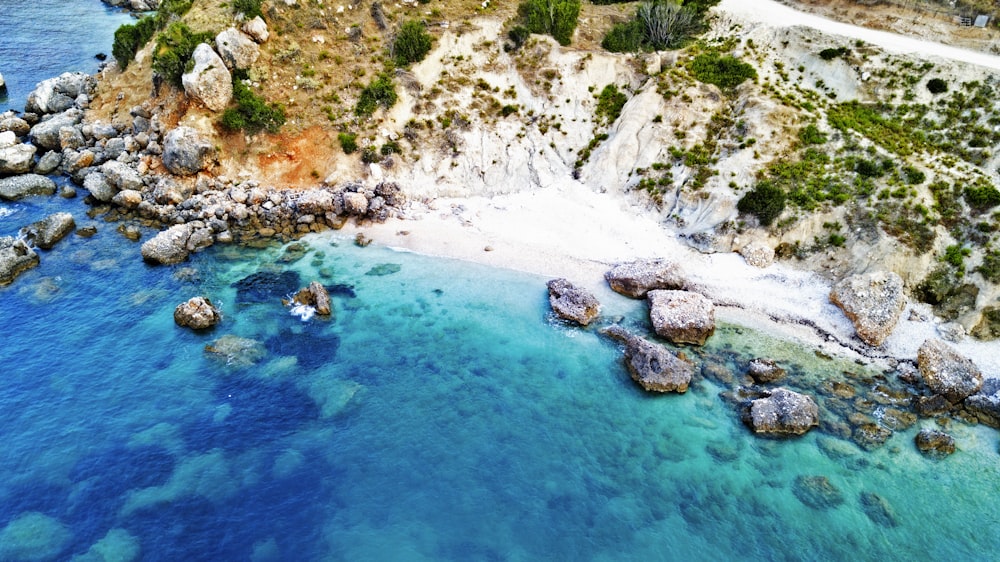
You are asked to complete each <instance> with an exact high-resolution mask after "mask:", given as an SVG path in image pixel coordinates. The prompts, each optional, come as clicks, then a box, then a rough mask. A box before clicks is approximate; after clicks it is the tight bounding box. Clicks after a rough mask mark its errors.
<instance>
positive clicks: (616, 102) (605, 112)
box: [594, 84, 628, 124]
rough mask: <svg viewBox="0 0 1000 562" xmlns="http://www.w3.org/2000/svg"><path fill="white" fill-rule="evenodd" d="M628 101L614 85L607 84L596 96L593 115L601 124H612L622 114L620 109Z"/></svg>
mask: <svg viewBox="0 0 1000 562" xmlns="http://www.w3.org/2000/svg"><path fill="white" fill-rule="evenodd" d="M626 101H628V96H626V95H625V94H624V93H623V92H621V91H619V90H618V87H617V86H615V85H614V84H608V85H607V86H605V87H604V89H603V90H601V93H600V94H598V95H597V108H596V109H595V110H594V115H595V116H596V117H597V121H598V122H599V123H601V124H609V123H614V122H615V120H616V119H618V117H619V116H620V115H621V114H622V107H624V106H625V102H626Z"/></svg>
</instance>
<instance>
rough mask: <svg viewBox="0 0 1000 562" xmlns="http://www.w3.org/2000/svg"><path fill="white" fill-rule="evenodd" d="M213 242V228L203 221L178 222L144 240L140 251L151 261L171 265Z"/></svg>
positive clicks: (144, 257) (145, 258)
mask: <svg viewBox="0 0 1000 562" xmlns="http://www.w3.org/2000/svg"><path fill="white" fill-rule="evenodd" d="M213 242H214V239H213V237H212V229H211V228H209V227H206V226H205V225H204V224H203V223H201V222H193V223H187V224H176V225H174V226H171V227H170V228H168V229H166V230H164V231H162V232H160V233H158V234H157V235H156V236H154V237H152V238H150V239H149V240H147V241H145V242H143V244H142V249H141V250H140V251H141V252H142V258H143V259H144V260H146V261H147V262H149V263H153V264H162V265H170V264H175V263H180V262H182V261H184V260H186V259H187V257H188V255H189V254H190V253H191V252H194V251H197V250H200V249H201V248H205V247H208V246H211V245H212V243H213Z"/></svg>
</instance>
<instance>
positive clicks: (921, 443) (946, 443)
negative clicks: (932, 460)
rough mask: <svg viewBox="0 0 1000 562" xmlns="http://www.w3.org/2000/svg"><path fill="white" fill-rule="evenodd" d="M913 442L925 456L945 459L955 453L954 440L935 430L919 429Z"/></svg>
mask: <svg viewBox="0 0 1000 562" xmlns="http://www.w3.org/2000/svg"><path fill="white" fill-rule="evenodd" d="M913 441H914V443H916V445H917V449H920V452H921V453H923V454H925V455H929V456H934V457H946V456H948V455H950V454H952V453H954V452H955V438H954V437H952V436H951V435H948V434H947V433H945V432H943V431H938V430H936V429H921V430H920V432H919V433H917V435H916V437H914V438H913Z"/></svg>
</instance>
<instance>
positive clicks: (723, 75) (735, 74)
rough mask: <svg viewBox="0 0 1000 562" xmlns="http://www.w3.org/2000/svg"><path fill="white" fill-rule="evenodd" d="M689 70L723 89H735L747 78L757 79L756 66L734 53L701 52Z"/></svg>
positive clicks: (700, 78) (691, 63) (698, 77)
mask: <svg viewBox="0 0 1000 562" xmlns="http://www.w3.org/2000/svg"><path fill="white" fill-rule="evenodd" d="M688 70H690V71H691V74H693V75H694V77H695V78H697V79H698V80H699V81H701V82H705V83H706V84H715V85H716V86H718V87H719V88H721V89H723V90H733V89H735V88H736V87H737V86H739V85H740V84H742V83H743V82H746V81H747V80H755V79H756V78H757V71H756V70H754V67H752V66H750V65H749V64H747V63H745V62H743V61H741V60H739V59H738V58H736V57H734V56H732V55H720V54H719V53H717V52H715V51H710V52H707V53H701V54H699V55H698V56H696V57H695V58H694V59H693V60H692V61H691V62H690V63H689V65H688Z"/></svg>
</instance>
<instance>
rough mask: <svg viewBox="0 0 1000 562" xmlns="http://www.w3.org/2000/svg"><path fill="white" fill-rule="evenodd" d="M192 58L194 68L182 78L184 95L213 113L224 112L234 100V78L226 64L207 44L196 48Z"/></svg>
mask: <svg viewBox="0 0 1000 562" xmlns="http://www.w3.org/2000/svg"><path fill="white" fill-rule="evenodd" d="M191 58H192V60H194V68H192V69H191V72H185V73H184V74H183V75H182V76H181V83H182V84H183V85H184V93H185V94H187V95H188V96H190V97H192V98H195V99H197V100H199V101H200V102H201V103H203V104H205V107H207V108H209V109H211V110H212V111H222V110H223V109H225V108H226V106H228V105H229V102H230V101H231V100H232V99H233V77H232V76H231V75H230V74H229V71H228V70H226V63H225V62H223V60H222V58H221V57H219V55H218V54H217V53H216V52H215V50H213V49H212V47H210V46H209V45H208V44H206V43H201V44H199V45H198V46H197V47H195V49H194V54H193V55H192V57H191Z"/></svg>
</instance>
